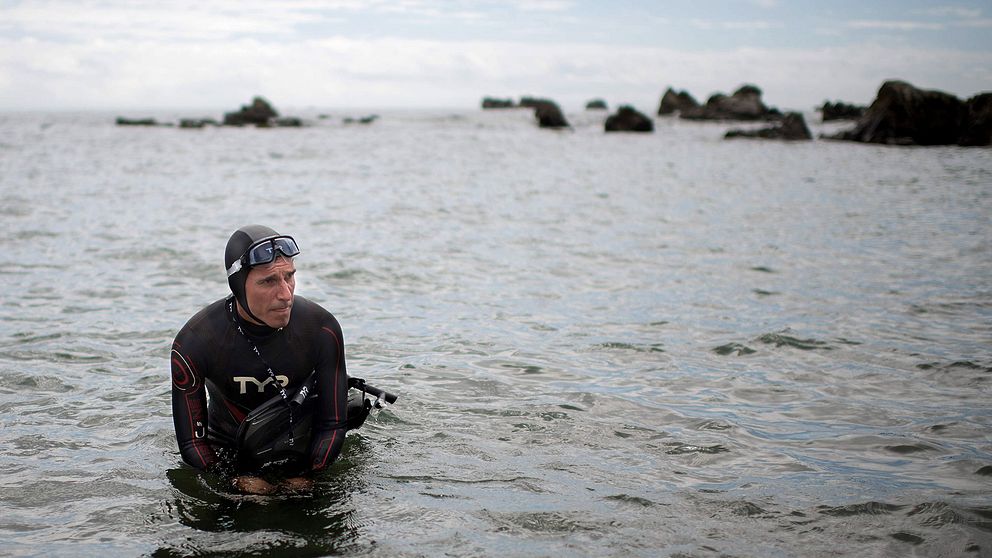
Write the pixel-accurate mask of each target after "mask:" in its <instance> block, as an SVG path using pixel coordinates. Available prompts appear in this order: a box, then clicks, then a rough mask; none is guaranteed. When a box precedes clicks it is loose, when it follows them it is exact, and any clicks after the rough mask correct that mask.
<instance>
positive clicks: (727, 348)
mask: <svg viewBox="0 0 992 558" xmlns="http://www.w3.org/2000/svg"><path fill="white" fill-rule="evenodd" d="M713 352H714V353H716V354H718V355H723V356H727V355H737V356H744V355H753V354H754V353H756V352H758V351H756V350H754V349H752V348H751V347H748V346H747V345H742V344H740V343H727V344H726V345H720V346H719V347H714V348H713Z"/></svg>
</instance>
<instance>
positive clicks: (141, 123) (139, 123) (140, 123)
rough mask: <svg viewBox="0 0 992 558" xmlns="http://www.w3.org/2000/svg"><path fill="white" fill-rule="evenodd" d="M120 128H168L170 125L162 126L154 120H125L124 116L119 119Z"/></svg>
mask: <svg viewBox="0 0 992 558" xmlns="http://www.w3.org/2000/svg"><path fill="white" fill-rule="evenodd" d="M117 125H118V126H168V124H160V123H159V122H158V121H157V120H155V119H154V118H124V117H123V116H118V117H117Z"/></svg>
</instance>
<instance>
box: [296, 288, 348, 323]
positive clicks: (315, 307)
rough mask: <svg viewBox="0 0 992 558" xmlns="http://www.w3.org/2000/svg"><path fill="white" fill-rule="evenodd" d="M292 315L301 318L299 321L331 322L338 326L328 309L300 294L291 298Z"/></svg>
mask: <svg viewBox="0 0 992 558" xmlns="http://www.w3.org/2000/svg"><path fill="white" fill-rule="evenodd" d="M293 316H294V317H300V318H302V320H301V321H302V322H306V323H332V324H334V326H335V327H340V326H338V320H337V318H335V317H334V314H331V312H330V310H328V309H326V308H324V307H323V306H321V305H320V304H317V303H316V302H314V301H312V300H310V299H308V298H304V297H302V296H300V295H295V297H294V298H293Z"/></svg>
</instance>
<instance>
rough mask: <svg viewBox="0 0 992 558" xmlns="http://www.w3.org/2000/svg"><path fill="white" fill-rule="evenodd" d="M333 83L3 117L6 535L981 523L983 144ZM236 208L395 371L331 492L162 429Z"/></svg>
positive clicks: (990, 436) (915, 539)
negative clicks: (179, 360) (368, 115)
mask: <svg viewBox="0 0 992 558" xmlns="http://www.w3.org/2000/svg"><path fill="white" fill-rule="evenodd" d="M285 112H291V111H285ZM325 112H326V114H323V115H322V114H321V112H320V111H316V110H309V111H307V110H301V111H296V112H295V113H293V114H296V115H299V116H302V117H304V119H305V120H307V121H308V122H309V124H310V126H308V127H305V128H299V129H255V128H216V127H208V128H204V129H200V130H188V129H179V128H177V127H156V128H134V127H119V126H116V125H115V124H114V119H115V117H116V116H118V114H116V113H50V114H43V113H33V114H27V113H17V114H13V113H6V114H0V129H2V130H3V133H2V135H0V225H2V231H0V238H2V240H0V285H2V289H0V556H46V557H48V556H56V557H59V556H66V557H68V556H73V557H74V556H98V557H108V556H155V557H165V556H244V555H252V556H332V555H345V556H390V557H395V556H407V557H416V556H596V557H600V556H618V557H620V556H623V557H626V556H645V557H683V558H684V557H717V556H723V557H751V556H760V557H792V556H795V557H808V556H812V557H817V556H892V557H903V556H965V557H972V556H974V557H982V556H992V151H990V150H989V149H987V148H958V147H947V148H939V147H938V148H894V147H885V146H873V145H860V144H853V143H840V142H831V141H825V140H816V141H811V142H803V143H783V142H775V141H762V140H724V139H723V133H724V132H725V131H726V130H727V129H728V128H729V127H732V125H728V124H714V123H698V122H697V123H690V122H683V121H679V120H673V119H664V118H659V119H657V120H656V130H655V132H654V133H652V134H606V133H604V132H603V128H602V124H603V120H604V119H605V117H606V113H605V112H574V113H569V114H567V117H568V118H569V119H570V120H571V122H572V124H573V128H572V129H571V130H565V131H551V130H543V129H539V128H538V127H537V126H536V125H535V123H534V121H533V117H532V115H531V114H530V113H529V112H527V111H525V110H523V111H522V110H504V111H482V110H452V111H444V110H436V111H427V110H421V111H379V112H377V114H378V116H379V118H378V119H377V120H375V121H374V122H373V123H371V124H368V125H361V124H347V123H346V122H345V119H346V118H347V117H360V116H364V115H365V114H364V113H348V112H343V111H337V112H335V111H325ZM123 116H127V117H135V118H136V117H141V116H150V117H153V118H156V119H158V120H159V121H162V122H176V121H178V120H179V118H180V117H213V118H219V116H220V114H219V112H218V113H211V112H208V111H204V112H203V113H196V112H194V113H178V112H177V113H168V112H159V113H148V114H144V113H142V114H134V113H131V114H123ZM807 120H808V121H809V122H810V123H811V125H812V128H813V129H814V133H819V132H822V131H828V132H829V131H836V129H837V128H838V127H841V126H842V125H832V126H833V127H830V128H827V127H824V126H823V125H821V124H819V123H818V122H816V117H815V115H813V114H809V115H807ZM249 223H261V224H266V225H268V226H271V227H273V228H275V229H277V230H279V231H281V232H284V233H288V234H292V235H294V236H295V237H296V239H297V240H298V241H299V243H300V246H301V248H302V251H303V252H302V254H301V255H300V256H299V257H298V258H297V269H298V270H299V272H298V280H299V286H298V289H297V292H298V294H301V295H304V296H306V297H308V298H311V299H312V300H315V301H317V302H319V303H320V304H322V305H324V306H325V307H326V308H328V309H329V310H330V311H331V312H333V313H334V314H335V315H336V316H337V318H338V320H339V321H340V322H341V324H342V327H343V329H344V334H345V343H346V347H347V358H348V370H349V372H350V374H351V375H353V376H359V377H364V378H366V380H367V381H368V382H369V383H370V384H373V385H376V386H379V387H381V388H385V389H388V390H390V391H392V392H395V393H396V394H398V395H399V400H398V402H397V403H396V404H395V405H392V406H389V407H387V408H385V409H382V410H379V411H377V412H376V413H375V414H374V415H373V416H372V417H370V418H369V420H368V422H367V423H366V425H365V426H364V427H363V428H362V429H361V430H359V431H358V432H356V433H353V434H350V435H349V438H348V441H347V445H346V448H345V450H344V452H343V454H342V457H341V459H340V460H339V461H338V462H337V463H335V464H334V466H333V467H332V468H331V469H330V471H329V472H327V473H325V474H322V475H320V476H319V477H318V478H317V483H316V487H315V489H314V491H313V493H312V494H309V495H303V496H300V495H296V496H290V495H282V496H270V497H261V496H260V497H252V496H240V495H237V494H232V493H231V492H230V491H229V490H228V489H227V488H226V486H224V484H223V483H220V482H219V481H218V480H217V479H215V478H212V477H209V476H204V475H199V474H197V473H196V472H195V471H193V470H191V469H190V468H188V467H186V466H184V465H183V464H182V461H181V459H180V457H179V452H178V450H177V447H176V442H175V438H174V433H173V426H172V416H171V403H170V381H169V358H168V355H169V349H170V345H171V342H172V339H173V338H174V336H175V334H176V333H177V331H178V330H179V328H180V327H182V325H183V324H184V323H185V322H186V320H187V319H188V318H189V317H190V316H191V315H192V314H193V313H194V312H196V311H197V310H199V309H200V308H201V307H203V306H205V305H206V304H208V303H210V302H213V301H214V300H217V299H219V298H221V297H224V296H225V295H226V294H227V292H228V289H227V283H226V281H225V274H224V266H223V250H224V246H225V243H226V242H227V238H228V236H229V235H230V234H231V232H232V231H234V230H235V229H237V228H238V227H240V226H242V225H245V224H249Z"/></svg>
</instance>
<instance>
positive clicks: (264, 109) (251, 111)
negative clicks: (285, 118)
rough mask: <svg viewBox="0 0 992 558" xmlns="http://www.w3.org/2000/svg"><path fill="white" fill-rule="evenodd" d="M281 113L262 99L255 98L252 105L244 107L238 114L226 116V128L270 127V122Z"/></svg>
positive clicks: (227, 114)
mask: <svg viewBox="0 0 992 558" xmlns="http://www.w3.org/2000/svg"><path fill="white" fill-rule="evenodd" d="M278 116H279V113H277V112H276V111H275V109H273V108H272V105H270V104H269V102H268V101H266V100H265V99H263V98H262V97H255V98H254V99H253V100H252V103H251V104H250V105H242V107H241V110H239V111H238V112H228V113H225V114H224V125H225V126H244V125H246V124H254V125H256V126H268V125H270V122H269V120H270V119H273V118H277V117H278Z"/></svg>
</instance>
